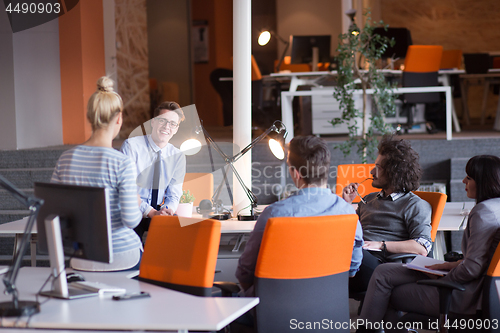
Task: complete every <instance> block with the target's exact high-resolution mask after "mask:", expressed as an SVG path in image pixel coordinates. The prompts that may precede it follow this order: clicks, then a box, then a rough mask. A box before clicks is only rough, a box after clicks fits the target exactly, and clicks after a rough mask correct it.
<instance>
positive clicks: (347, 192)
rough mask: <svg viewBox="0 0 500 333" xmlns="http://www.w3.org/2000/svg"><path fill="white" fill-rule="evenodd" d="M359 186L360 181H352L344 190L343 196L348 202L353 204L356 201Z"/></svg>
mask: <svg viewBox="0 0 500 333" xmlns="http://www.w3.org/2000/svg"><path fill="white" fill-rule="evenodd" d="M358 186H359V184H358V183H350V184H349V185H347V186H346V187H344V189H343V190H342V198H343V199H344V200H345V201H346V202H347V203H349V204H351V203H352V202H353V201H354V199H356V196H357V195H358V192H356V190H357V189H358Z"/></svg>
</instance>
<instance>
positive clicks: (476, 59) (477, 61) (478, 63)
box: [464, 53, 490, 74]
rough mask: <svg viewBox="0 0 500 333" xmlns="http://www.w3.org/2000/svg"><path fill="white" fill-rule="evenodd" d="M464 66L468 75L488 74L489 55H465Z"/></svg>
mask: <svg viewBox="0 0 500 333" xmlns="http://www.w3.org/2000/svg"><path fill="white" fill-rule="evenodd" d="M464 65H465V71H466V72H467V74H486V73H488V69H489V68H490V55H489V54H488V53H464Z"/></svg>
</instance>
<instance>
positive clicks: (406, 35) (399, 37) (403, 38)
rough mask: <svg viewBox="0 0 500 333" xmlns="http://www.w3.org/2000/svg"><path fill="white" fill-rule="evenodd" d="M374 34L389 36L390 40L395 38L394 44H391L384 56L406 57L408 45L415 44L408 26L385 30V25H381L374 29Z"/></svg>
mask: <svg viewBox="0 0 500 333" xmlns="http://www.w3.org/2000/svg"><path fill="white" fill-rule="evenodd" d="M373 34H374V35H375V34H377V35H380V36H383V37H387V38H389V40H391V39H393V38H394V41H395V44H394V46H390V45H389V46H388V47H387V49H386V50H385V52H384V54H383V55H382V58H391V57H394V58H405V57H406V51H407V50H408V46H410V45H413V42H412V40H411V33H410V30H408V29H406V28H387V30H385V29H384V28H383V27H379V28H375V29H373Z"/></svg>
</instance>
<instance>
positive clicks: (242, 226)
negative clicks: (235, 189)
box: [0, 214, 257, 234]
mask: <svg viewBox="0 0 500 333" xmlns="http://www.w3.org/2000/svg"><path fill="white" fill-rule="evenodd" d="M193 217H198V218H200V221H201V220H202V218H201V215H198V214H193ZM27 222H28V218H27V217H25V218H23V219H21V220H17V221H13V222H7V223H4V224H1V225H0V234H22V233H24V228H25V227H26V223H27ZM220 222H221V233H222V234H231V233H237V234H246V233H250V232H252V230H253V228H254V226H255V222H257V221H238V220H237V219H230V220H226V221H220ZM36 233H37V229H36V224H35V226H34V227H33V231H32V234H36Z"/></svg>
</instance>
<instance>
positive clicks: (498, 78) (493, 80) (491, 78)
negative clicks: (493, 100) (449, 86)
mask: <svg viewBox="0 0 500 333" xmlns="http://www.w3.org/2000/svg"><path fill="white" fill-rule="evenodd" d="M472 80H478V81H479V82H483V87H484V88H483V89H484V91H483V104H482V107H481V125H484V121H485V117H486V104H487V102H488V93H489V90H490V89H489V88H490V84H498V83H500V72H498V71H495V70H490V71H488V73H487V74H462V75H460V89H461V90H462V103H463V108H464V120H465V123H466V124H467V125H470V117H469V106H468V103H467V94H468V91H469V86H470V85H471V84H470V81H472ZM498 110H500V99H499V102H498V107H497V120H498V117H499V115H500V111H498ZM495 129H497V128H495ZM497 130H500V129H497Z"/></svg>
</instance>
